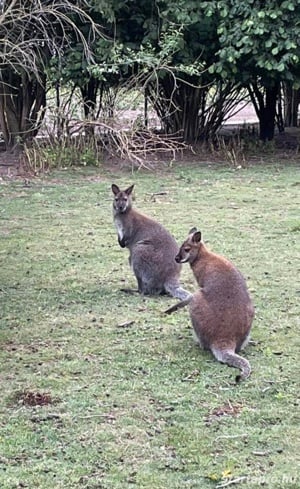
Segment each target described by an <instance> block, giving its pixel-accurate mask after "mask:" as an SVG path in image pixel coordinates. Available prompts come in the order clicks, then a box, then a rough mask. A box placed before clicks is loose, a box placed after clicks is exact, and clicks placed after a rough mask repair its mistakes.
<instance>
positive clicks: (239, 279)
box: [166, 228, 254, 382]
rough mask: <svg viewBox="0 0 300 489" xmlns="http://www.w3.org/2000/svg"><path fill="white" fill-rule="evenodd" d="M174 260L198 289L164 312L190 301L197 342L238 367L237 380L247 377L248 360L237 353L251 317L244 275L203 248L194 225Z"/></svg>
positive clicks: (226, 261) (247, 336) (251, 311)
mask: <svg viewBox="0 0 300 489" xmlns="http://www.w3.org/2000/svg"><path fill="white" fill-rule="evenodd" d="M175 260H176V262H177V263H187V262H188V263H189V264H190V266H191V268H192V271H193V273H194V276H195V278H196V280H197V282H198V284H199V287H200V290H198V291H197V292H196V293H195V294H194V295H193V296H192V298H190V299H189V298H187V299H186V300H184V301H182V302H179V303H178V304H176V305H175V306H173V307H171V308H169V309H167V311H166V313H168V314H169V313H171V312H173V311H175V310H176V309H179V308H180V307H184V306H185V305H187V304H188V303H190V316H191V320H192V325H193V328H194V331H195V333H196V337H197V342H198V343H199V344H200V346H201V347H202V348H204V349H207V350H211V352H212V353H213V355H214V356H215V357H216V359H217V360H219V361H220V362H222V363H227V364H228V365H230V366H232V367H236V368H239V369H240V370H241V374H240V375H239V376H237V377H236V381H237V382H238V381H239V380H240V379H245V378H247V377H249V375H250V373H251V367H250V364H249V362H248V361H247V360H246V359H245V358H243V357H241V356H239V355H237V352H239V351H240V350H241V349H242V348H243V347H244V346H245V345H246V344H247V342H248V339H249V333H250V329H251V325H252V321H253V317H254V308H253V305H252V301H251V298H250V296H249V293H248V290H247V286H246V282H245V279H244V277H243V276H242V274H241V273H240V272H239V270H238V269H237V268H236V267H235V266H234V265H233V264H232V263H231V262H230V261H229V260H227V259H226V258H224V257H222V256H220V255H217V254H215V253H212V252H211V251H209V250H208V249H207V247H206V246H205V245H204V243H203V242H202V241H201V232H200V231H197V230H196V228H193V229H192V230H191V231H190V234H189V236H188V238H187V240H186V241H184V243H183V244H182V246H181V247H180V250H179V253H178V254H177V255H176V257H175Z"/></svg>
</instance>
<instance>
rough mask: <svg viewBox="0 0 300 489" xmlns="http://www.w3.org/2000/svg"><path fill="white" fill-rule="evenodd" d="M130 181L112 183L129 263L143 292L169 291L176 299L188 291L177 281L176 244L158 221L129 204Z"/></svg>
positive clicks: (117, 223) (116, 216)
mask: <svg viewBox="0 0 300 489" xmlns="http://www.w3.org/2000/svg"><path fill="white" fill-rule="evenodd" d="M133 188H134V185H131V186H130V187H128V188H127V189H126V190H120V188H119V187H118V186H117V185H115V184H113V185H112V192H113V194H114V201H113V217H114V223H115V227H116V229H117V233H118V242H119V244H120V246H121V247H122V248H125V247H126V248H128V249H129V264H130V265H131V267H132V269H133V272H134V274H135V276H136V279H137V283H138V290H139V292H140V293H142V294H151V295H155V294H162V293H169V294H171V295H172V296H174V297H177V298H179V299H186V298H187V297H189V296H190V294H189V293H188V292H187V291H186V290H184V289H183V288H182V287H181V286H180V283H179V276H180V270H181V265H180V264H179V263H176V261H175V256H176V254H177V253H178V245H177V243H176V241H175V239H174V238H173V236H171V234H170V233H169V231H167V229H165V228H164V227H163V226H162V225H161V224H160V223H159V222H157V221H155V220H154V219H151V218H150V217H148V216H146V215H144V214H142V213H141V212H138V211H137V210H135V209H133V208H132V190H133Z"/></svg>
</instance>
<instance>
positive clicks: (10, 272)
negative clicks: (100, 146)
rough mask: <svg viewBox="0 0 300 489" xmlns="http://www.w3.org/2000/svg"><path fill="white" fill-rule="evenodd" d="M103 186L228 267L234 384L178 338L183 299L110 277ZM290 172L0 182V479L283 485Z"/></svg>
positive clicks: (295, 236)
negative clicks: (250, 310) (236, 272)
mask: <svg viewBox="0 0 300 489" xmlns="http://www.w3.org/2000/svg"><path fill="white" fill-rule="evenodd" d="M112 182H115V183H117V184H118V185H119V186H120V187H123V186H129V185H130V184H131V183H135V184H136V187H135V194H136V200H135V203H134V205H135V206H136V208H138V209H140V210H142V211H144V212H145V213H147V214H149V215H150V216H152V217H154V218H157V219H158V220H159V221H160V222H162V223H163V224H165V226H166V227H168V229H169V230H170V231H171V232H172V233H173V234H174V236H175V237H176V239H177V240H178V243H180V244H181V242H182V241H183V240H184V239H185V237H186V235H187V232H188V230H189V229H190V228H191V227H193V226H197V227H198V228H199V229H200V230H201V231H202V233H203V237H204V240H205V241H206V243H207V244H208V246H209V247H210V248H211V249H212V250H213V251H215V252H217V253H220V254H224V255H225V256H227V257H228V258H230V259H231V260H232V261H233V262H234V263H235V264H236V265H237V266H238V268H239V269H240V270H241V271H242V272H243V274H244V275H245V277H246V278H247V281H248V285H249V289H250V292H251V294H252V297H253V300H254V303H255V308H256V318H255V321H254V325H253V329H252V339H253V343H252V344H250V345H249V346H248V347H247V349H246V350H245V352H244V355H245V357H246V358H248V360H249V361H250V363H251V366H252V369H253V371H252V375H251V377H250V379H249V380H247V381H245V382H242V383H241V384H240V385H237V386H236V385H235V384H234V378H235V375H236V373H237V371H236V370H235V369H232V368H229V367H227V366H226V365H222V364H220V363H218V362H217V361H216V360H215V359H214V358H213V357H212V356H211V355H210V354H209V353H207V352H206V353H204V352H202V351H201V350H200V349H199V348H198V347H197V346H196V345H195V344H194V342H193V339H192V334H191V325H190V320H189V315H188V311H187V310H186V309H184V310H181V311H179V312H178V313H175V314H173V315H171V316H164V315H163V314H162V311H163V310H165V309H166V308H167V307H169V306H171V305H172V304H174V303H175V302H176V300H175V299H173V298H170V297H154V298H149V297H147V298H143V297H142V296H139V295H128V294H125V293H123V292H121V291H120V288H122V287H133V288H135V286H136V284H135V279H134V276H133V274H132V272H131V271H130V269H129V266H128V252H127V250H123V249H121V248H120V247H119V246H118V243H117V237H116V232H115V229H114V227H113V224H112V211H111V205H112V193H111V188H110V187H111V183H112ZM299 185H300V174H299V171H298V170H297V168H296V167H295V166H292V165H290V166H289V165H288V164H286V165H280V164H279V163H278V164H270V165H265V166H256V167H250V168H247V169H239V170H233V169H230V168H226V167H222V166H219V167H218V166H211V167H209V166H196V165H195V164H193V165H185V166H181V165H176V166H174V167H173V168H165V169H163V170H161V171H159V172H157V173H151V172H149V171H144V172H143V171H141V172H137V173H135V174H132V173H131V172H130V171H126V170H122V171H121V170H118V171H114V172H111V173H110V172H109V170H107V169H106V170H89V169H86V170H85V171H73V172H72V171H66V172H56V173H53V174H52V175H51V176H48V177H44V178H41V179H38V178H37V179H35V180H32V181H30V182H29V183H26V182H25V183H24V182H23V181H14V182H7V181H2V182H0V191H1V196H0V205H1V206H0V217H1V228H0V237H1V246H0V260H1V268H0V301H1V302H0V320H1V337H0V341H1V353H0V354H1V389H2V395H1V399H0V410H1V433H0V487H1V488H2V489H17V488H29V489H36V488H42V489H58V488H67V489H71V488H72V489H77V488H86V489H130V488H138V489H169V488H172V489H184V488H197V489H209V488H222V487H228V486H231V485H232V487H242V488H253V489H254V488H257V487H267V488H270V489H276V488H278V489H279V488H286V489H293V488H294V489H296V488H298V487H299V485H300V476H299V472H298V471H297V465H298V467H299V462H300V460H299V459H300V446H299V397H298V395H299V330H297V326H298V324H297V321H298V318H299V293H300V285H299V282H298V283H297V265H298V269H299V248H298V263H297V261H296V259H297V246H296V245H297V242H298V243H299V231H300V219H299V188H300V187H299ZM297 199H298V201H297ZM182 283H183V286H184V287H185V288H187V289H188V290H190V291H193V290H195V282H194V279H193V276H192V273H191V270H190V268H189V266H188V265H185V266H183V272H182Z"/></svg>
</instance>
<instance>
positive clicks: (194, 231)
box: [189, 227, 197, 234]
mask: <svg viewBox="0 0 300 489" xmlns="http://www.w3.org/2000/svg"><path fill="white" fill-rule="evenodd" d="M196 231H197V228H195V227H194V228H192V229H190V231H189V234H194V233H196Z"/></svg>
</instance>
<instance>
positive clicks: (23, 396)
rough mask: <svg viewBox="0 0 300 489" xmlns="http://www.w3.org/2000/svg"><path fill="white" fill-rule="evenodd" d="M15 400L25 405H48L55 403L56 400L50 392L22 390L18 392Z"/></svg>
mask: <svg viewBox="0 0 300 489" xmlns="http://www.w3.org/2000/svg"><path fill="white" fill-rule="evenodd" d="M14 400H15V402H17V403H18V404H22V405H23V406H28V407H33V406H47V405H49V404H53V403H54V400H53V399H52V396H51V395H50V394H49V393H48V392H38V391H36V392H34V391H28V390H26V391H22V392H18V393H17V394H16V395H15V398H14Z"/></svg>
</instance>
